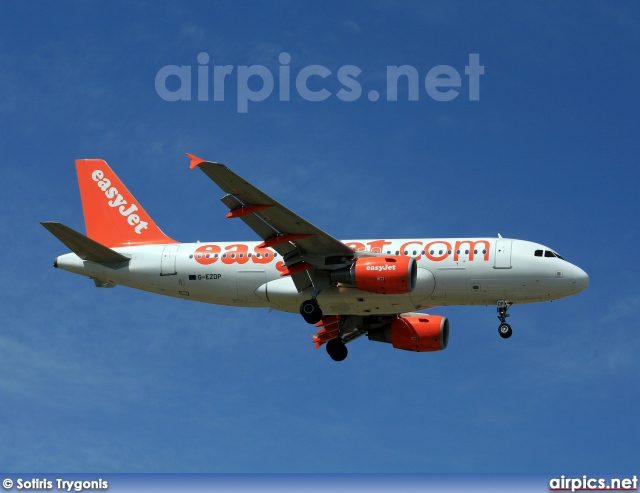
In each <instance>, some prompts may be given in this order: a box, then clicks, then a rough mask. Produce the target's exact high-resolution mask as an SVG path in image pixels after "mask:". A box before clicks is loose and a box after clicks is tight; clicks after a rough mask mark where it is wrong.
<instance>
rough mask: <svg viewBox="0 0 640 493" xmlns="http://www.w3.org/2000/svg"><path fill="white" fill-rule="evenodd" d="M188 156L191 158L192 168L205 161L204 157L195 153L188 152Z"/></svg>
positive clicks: (190, 166)
mask: <svg viewBox="0 0 640 493" xmlns="http://www.w3.org/2000/svg"><path fill="white" fill-rule="evenodd" d="M187 157H188V158H189V159H190V160H191V164H190V165H189V168H190V169H193V168H195V167H196V166H200V165H201V164H202V163H204V159H200V158H199V157H197V156H194V155H193V154H189V153H188V152H187Z"/></svg>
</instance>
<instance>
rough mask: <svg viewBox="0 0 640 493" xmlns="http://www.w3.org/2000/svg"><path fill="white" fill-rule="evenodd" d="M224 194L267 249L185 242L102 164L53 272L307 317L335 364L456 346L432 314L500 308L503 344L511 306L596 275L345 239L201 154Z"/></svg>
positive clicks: (89, 164) (89, 167)
mask: <svg viewBox="0 0 640 493" xmlns="http://www.w3.org/2000/svg"><path fill="white" fill-rule="evenodd" d="M187 156H188V157H189V159H190V168H191V169H195V168H198V169H200V170H201V171H203V172H204V174H205V175H206V176H208V177H209V178H210V179H211V180H213V182H215V183H216V184H217V185H218V186H219V187H220V188H221V189H222V191H223V192H224V193H225V195H224V196H223V197H222V199H221V200H222V203H223V204H224V205H225V206H227V207H228V208H229V213H228V214H227V215H226V217H227V218H239V219H240V220H241V221H243V222H244V223H245V224H246V225H247V226H249V228H251V229H252V230H253V231H254V232H255V233H256V234H257V235H258V236H259V237H260V238H261V240H262V241H240V242H204V243H200V242H197V243H179V242H177V241H175V240H173V239H171V238H170V237H168V236H167V235H165V234H164V233H163V232H162V231H161V230H160V228H159V227H158V226H157V225H156V224H155V222H154V221H153V220H152V219H151V217H150V216H149V214H147V212H146V211H145V210H144V209H143V207H142V205H140V202H138V201H137V200H136V199H135V198H134V196H133V195H132V194H131V192H129V190H128V189H127V188H126V187H125V186H124V184H123V183H122V181H120V179H119V178H118V177H117V176H116V174H115V173H114V172H113V170H112V169H111V168H110V167H109V166H108V165H107V163H106V162H105V161H104V160H101V159H79V160H77V161H76V171H77V175H78V182H79V186H80V195H81V201H82V208H83V212H84V219H85V226H86V236H85V235H83V234H81V233H79V232H77V231H75V230H73V229H71V228H69V227H67V226H65V225H64V224H61V223H58V222H42V223H41V224H42V225H43V226H44V227H45V228H46V229H47V230H49V231H50V232H51V233H52V234H53V235H54V236H55V237H56V238H58V239H59V240H60V241H61V242H62V243H63V244H64V245H66V246H67V247H68V248H69V249H70V250H71V252H72V253H67V254H65V255H61V256H58V257H57V258H56V259H55V260H54V263H53V265H54V267H57V268H60V269H63V270H67V271H70V272H73V273H76V274H80V275H83V276H86V277H89V278H91V279H93V281H94V283H95V285H96V286H97V287H99V288H112V287H114V286H116V285H118V284H120V285H123V286H128V287H131V288H134V289H140V290H144V291H149V292H152V293H156V294H161V295H165V296H172V297H175V298H182V299H186V300H193V301H200V302H205V303H213V304H218V305H230V306H238V307H254V308H269V309H270V310H271V309H273V310H280V311H284V312H291V313H300V315H302V317H303V319H304V320H305V321H306V322H307V323H309V324H311V325H315V327H316V328H317V332H316V334H315V335H313V339H312V341H313V343H314V344H315V347H316V349H318V348H319V347H321V346H322V345H326V346H325V347H326V351H327V353H328V354H329V356H330V357H331V358H332V359H333V360H334V361H342V360H344V359H345V358H346V357H347V354H348V350H347V347H346V345H347V344H348V343H350V342H352V341H354V340H356V339H358V338H359V337H361V336H364V335H366V336H367V337H368V339H369V340H372V341H378V342H384V343H389V344H391V345H392V346H393V347H394V348H397V349H403V350H407V351H416V352H430V351H439V350H442V349H445V348H446V347H447V345H448V341H449V320H448V319H447V318H446V317H444V316H440V315H430V314H426V313H424V312H423V310H427V309H432V308H434V307H436V306H454V305H485V306H487V305H494V306H495V307H496V309H497V313H498V319H499V320H500V324H499V327H498V332H499V334H500V336H501V337H503V338H505V339H506V338H509V337H510V336H511V335H512V333H513V331H512V328H511V326H510V325H509V324H508V323H507V317H509V316H510V314H509V313H507V312H508V310H509V308H510V307H511V306H512V305H513V304H518V303H538V302H543V301H552V300H557V299H560V298H565V297H568V296H571V295H574V294H577V293H579V292H580V291H582V290H584V289H585V288H586V287H587V286H588V285H589V276H588V275H587V274H586V272H584V271H583V270H582V269H581V268H579V267H578V266H576V265H573V264H571V263H569V262H567V261H566V260H564V259H563V258H562V257H561V256H560V255H559V254H558V253H557V252H556V251H554V250H553V249H551V248H549V247H546V246H544V245H541V244H538V243H533V242H530V241H524V240H517V239H509V238H503V237H502V236H501V235H498V237H497V238H492V237H486V238H467V237H462V238H408V239H393V240H388V239H365V240H346V241H340V240H337V239H336V238H334V237H333V236H331V235H329V234H328V233H325V232H324V231H322V230H321V229H320V228H318V227H316V226H314V225H313V224H311V223H310V222H308V221H306V220H305V219H303V218H302V217H300V216H298V215H297V214H295V213H294V212H292V211H291V210H289V209H287V208H286V207H285V206H283V205H282V204H280V203H279V202H278V201H276V200H275V199H273V198H271V197H270V196H268V195H267V194H265V193H264V192H262V191H261V190H259V189H258V188H256V187H255V186H253V185H252V184H250V183H249V182H247V181H246V180H244V179H243V178H241V177H240V176H238V175H237V174H236V173H234V172H233V171H232V170H230V169H229V168H227V167H226V166H225V165H223V164H220V163H216V162H211V161H205V160H203V159H200V158H198V157H196V156H194V155H192V154H187Z"/></svg>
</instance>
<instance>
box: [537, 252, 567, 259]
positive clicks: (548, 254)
mask: <svg viewBox="0 0 640 493" xmlns="http://www.w3.org/2000/svg"><path fill="white" fill-rule="evenodd" d="M534 255H535V256H536V257H546V258H556V257H557V258H559V259H560V260H564V259H563V258H562V257H561V256H560V255H558V254H557V253H556V252H552V251H551V250H536V251H535V253H534Z"/></svg>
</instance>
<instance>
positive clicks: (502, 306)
mask: <svg viewBox="0 0 640 493" xmlns="http://www.w3.org/2000/svg"><path fill="white" fill-rule="evenodd" d="M511 305H513V303H512V302H509V301H504V300H500V301H498V319H499V320H500V327H498V333H499V334H500V337H502V338H503V339H508V338H509V337H511V334H513V330H511V326H510V325H509V324H508V323H507V317H509V316H510V315H509V314H508V313H507V310H508V309H509V307H510V306H511Z"/></svg>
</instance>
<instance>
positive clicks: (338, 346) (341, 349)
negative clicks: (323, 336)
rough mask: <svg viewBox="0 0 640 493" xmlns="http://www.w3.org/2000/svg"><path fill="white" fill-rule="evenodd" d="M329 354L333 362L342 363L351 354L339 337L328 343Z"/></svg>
mask: <svg viewBox="0 0 640 493" xmlns="http://www.w3.org/2000/svg"><path fill="white" fill-rule="evenodd" d="M327 353H328V354H329V356H331V359H332V360H333V361H342V360H343V359H345V358H346V357H347V354H349V350H348V349H347V346H346V345H345V343H344V342H343V341H342V339H341V338H339V337H337V338H335V339H331V340H330V341H329V342H327Z"/></svg>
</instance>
